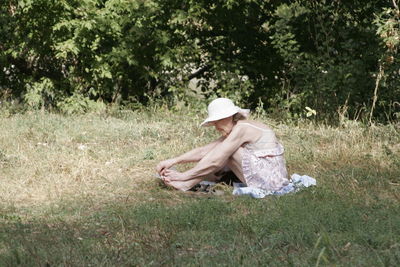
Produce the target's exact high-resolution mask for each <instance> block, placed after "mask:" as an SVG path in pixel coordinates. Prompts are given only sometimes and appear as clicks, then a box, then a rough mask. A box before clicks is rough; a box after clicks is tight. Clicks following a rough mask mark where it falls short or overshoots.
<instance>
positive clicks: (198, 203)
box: [0, 108, 400, 266]
mask: <svg viewBox="0 0 400 267" xmlns="http://www.w3.org/2000/svg"><path fill="white" fill-rule="evenodd" d="M203 117H204V114H198V113H196V112H191V111H190V110H183V111H180V112H171V111H169V110H167V109H163V108H155V109H153V110H147V111H146V110H144V111H141V112H131V111H118V112H113V113H112V114H107V115H105V114H101V115H95V114H87V115H81V116H62V115H58V114H49V113H41V112H37V113H27V114H23V115H14V116H0V124H1V126H2V129H1V131H0V200H1V204H0V228H1V230H0V265H6V266H7V265H17V264H21V265H26V266H32V265H37V266H43V265H46V264H49V265H72V266H76V265H78V266H86V265H89V264H91V265H96V266H97V265H100V266H101V265H103V266H109V265H162V264H164V265H240V264H241V265H255V264H256V265H273V266H276V265H326V264H328V265H329V264H332V265H335V264H338V265H348V266H354V265H363V266H365V265H370V266H379V265H382V266H389V265H392V266H395V265H397V264H396V263H399V262H400V239H399V236H400V229H399V227H398V225H400V217H399V214H400V208H399V199H400V146H399V144H400V135H399V128H398V126H396V125H387V126H375V127H370V128H368V127H365V126H363V125H362V124H358V123H356V122H351V121H348V122H346V123H345V124H343V125H342V126H341V127H332V126H326V125H315V124H313V123H309V122H306V121H299V122H297V123H289V124H283V123H279V122H277V121H274V120H272V119H269V118H267V117H260V118H259V119H260V120H262V121H264V122H266V123H267V124H269V125H270V126H271V127H273V128H274V129H275V131H276V133H277V135H278V136H279V137H280V139H281V141H282V143H283V144H284V146H285V149H286V160H287V164H288V167H289V170H290V173H294V172H296V173H300V174H308V175H310V176H313V177H315V178H316V179H317V181H318V186H317V187H315V188H310V189H307V190H304V191H302V192H299V193H297V194H294V195H287V196H283V197H268V198H266V199H262V200H253V199H249V198H247V197H234V196H232V195H231V194H230V193H229V190H230V189H226V193H225V195H223V196H213V195H207V194H194V193H182V192H176V191H173V190H171V189H168V188H165V187H163V186H161V185H160V184H159V181H158V180H157V179H156V178H155V177H154V166H155V165H156V164H157V162H158V161H160V160H162V159H166V158H169V157H172V156H175V155H178V154H180V153H183V152H184V151H187V150H189V149H191V148H194V147H196V146H199V145H202V144H205V143H207V142H209V141H211V140H213V139H214V138H216V136H217V135H216V134H215V133H214V132H213V130H212V129H211V128H199V127H198V124H199V122H201V120H202V118H203ZM184 167H185V166H183V167H182V168H184Z"/></svg>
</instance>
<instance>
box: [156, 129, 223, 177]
mask: <svg viewBox="0 0 400 267" xmlns="http://www.w3.org/2000/svg"><path fill="white" fill-rule="evenodd" d="M223 139H224V138H223V137H221V138H218V139H217V140H215V141H214V142H211V143H209V144H207V145H205V146H202V147H198V148H195V149H192V150H190V151H188V152H186V153H184V154H182V155H180V156H178V157H175V158H171V159H167V160H164V161H161V162H160V163H159V164H158V165H157V166H156V170H157V172H158V173H160V174H161V175H163V170H164V169H169V168H170V167H171V166H173V165H175V164H179V163H188V162H198V161H200V160H201V159H202V158H203V157H204V156H205V155H206V154H207V153H208V152H210V151H211V150H212V149H214V147H215V146H217V145H218V144H219V143H221V142H222V141H223Z"/></svg>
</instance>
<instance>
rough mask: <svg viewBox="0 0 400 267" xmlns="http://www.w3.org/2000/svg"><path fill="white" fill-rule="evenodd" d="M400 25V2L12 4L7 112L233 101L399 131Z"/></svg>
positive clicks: (8, 7) (6, 53) (7, 13)
mask: <svg viewBox="0 0 400 267" xmlns="http://www.w3.org/2000/svg"><path fill="white" fill-rule="evenodd" d="M399 18H400V12H399V8H398V1H397V0H369V1H361V0H355V1H345V0H336V1H324V0H320V1H314V0H312V1H310V0H298V1H265V0H246V1H243V0H229V1H221V0H213V1H207V0H197V1H192V0H85V1H81V0H79V1H78V0H60V1H54V0H20V1H16V0H1V4H0V25H1V26H0V27H1V28H0V67H1V69H0V99H1V101H2V104H1V105H2V106H3V107H6V106H7V107H8V108H15V107H16V106H18V107H19V108H21V109H27V108H31V109H32V108H33V109H49V110H58V111H62V112H66V113H77V112H78V113H80V112H85V111H90V109H92V108H93V107H96V105H97V104H98V103H104V104H106V105H108V104H115V105H128V107H130V108H135V107H136V106H137V105H146V104H148V101H149V100H150V99H163V100H167V103H168V104H170V105H176V104H177V103H183V104H184V105H187V104H193V103H200V104H201V103H202V104H203V105H205V103H207V102H208V100H209V99H211V98H214V97H216V96H226V97H230V98H233V99H234V100H235V101H236V102H237V103H239V104H242V105H246V106H250V107H252V108H256V107H259V108H261V109H262V110H266V111H268V112H271V113H275V114H279V115H280V116H282V117H284V118H297V117H300V116H305V114H306V112H307V111H309V110H315V111H316V115H315V116H313V117H315V119H317V120H326V121H331V122H332V121H335V120H337V119H338V118H340V116H342V117H343V116H344V117H346V118H349V119H357V120H363V121H369V122H371V121H381V122H390V121H393V120H398V119H399V116H400V103H399V102H400V97H399V96H400V60H399V57H398V50H399V42H400V40H399V36H400V33H399V31H400V27H399ZM190 80H192V83H193V81H196V86H190V87H189V81H190ZM202 107H204V106H202ZM306 107H309V109H305V108H306ZM309 115H312V114H309Z"/></svg>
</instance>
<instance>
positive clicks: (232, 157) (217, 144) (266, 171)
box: [156, 98, 289, 191]
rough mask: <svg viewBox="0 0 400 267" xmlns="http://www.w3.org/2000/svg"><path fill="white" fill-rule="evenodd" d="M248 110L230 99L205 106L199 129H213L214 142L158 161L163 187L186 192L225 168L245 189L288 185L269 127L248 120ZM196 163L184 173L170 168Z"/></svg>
mask: <svg viewBox="0 0 400 267" xmlns="http://www.w3.org/2000/svg"><path fill="white" fill-rule="evenodd" d="M248 115H249V110H245V109H241V108H239V107H237V106H235V105H234V104H233V102H232V101H231V100H230V99H227V98H218V99H215V100H214V101H212V102H211V103H210V104H209V105H208V118H207V119H206V120H205V121H204V122H203V123H202V124H201V126H214V127H215V129H216V130H217V131H218V132H220V133H221V137H220V138H219V139H217V140H216V141H214V142H212V143H210V144H208V145H205V146H203V147H198V148H195V149H193V150H191V151H189V152H187V153H185V154H182V155H180V156H178V157H176V158H171V159H167V160H164V161H162V162H160V163H159V164H158V165H157V167H156V170H157V172H158V173H159V174H160V176H161V177H162V179H163V181H164V183H165V184H167V185H169V186H172V187H174V188H176V189H178V190H182V191H186V190H189V189H191V188H192V187H193V186H195V185H196V184H198V183H199V182H201V181H203V180H211V179H214V180H215V179H218V177H216V176H215V175H214V173H216V172H218V171H220V170H223V169H226V168H229V169H230V170H232V171H233V173H234V174H235V175H236V176H237V177H238V178H239V179H240V180H241V181H242V182H243V183H246V184H247V186H251V187H255V188H260V189H263V190H267V191H277V190H280V189H281V188H282V187H283V186H285V185H287V184H288V183H289V181H288V175H287V171H286V166H285V160H284V157H283V151H284V150H283V146H282V145H281V144H280V142H279V141H278V139H277V137H276V136H275V133H274V132H273V130H272V129H271V128H269V127H268V126H266V125H265V124H263V123H260V122H256V121H251V120H248V119H247V117H248ZM188 162H197V164H196V165H195V166H194V167H193V168H191V169H189V170H187V171H185V172H178V171H176V170H173V169H171V167H172V166H173V165H176V164H179V163H188Z"/></svg>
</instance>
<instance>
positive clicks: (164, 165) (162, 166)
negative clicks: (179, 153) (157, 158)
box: [156, 159, 176, 176]
mask: <svg viewBox="0 0 400 267" xmlns="http://www.w3.org/2000/svg"><path fill="white" fill-rule="evenodd" d="M175 164H176V160H175V159H167V160H163V161H161V162H160V163H158V165H157V166H156V170H157V173H158V174H160V175H161V176H164V175H165V174H164V172H165V170H167V169H169V168H171V167H172V166H173V165H175Z"/></svg>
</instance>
